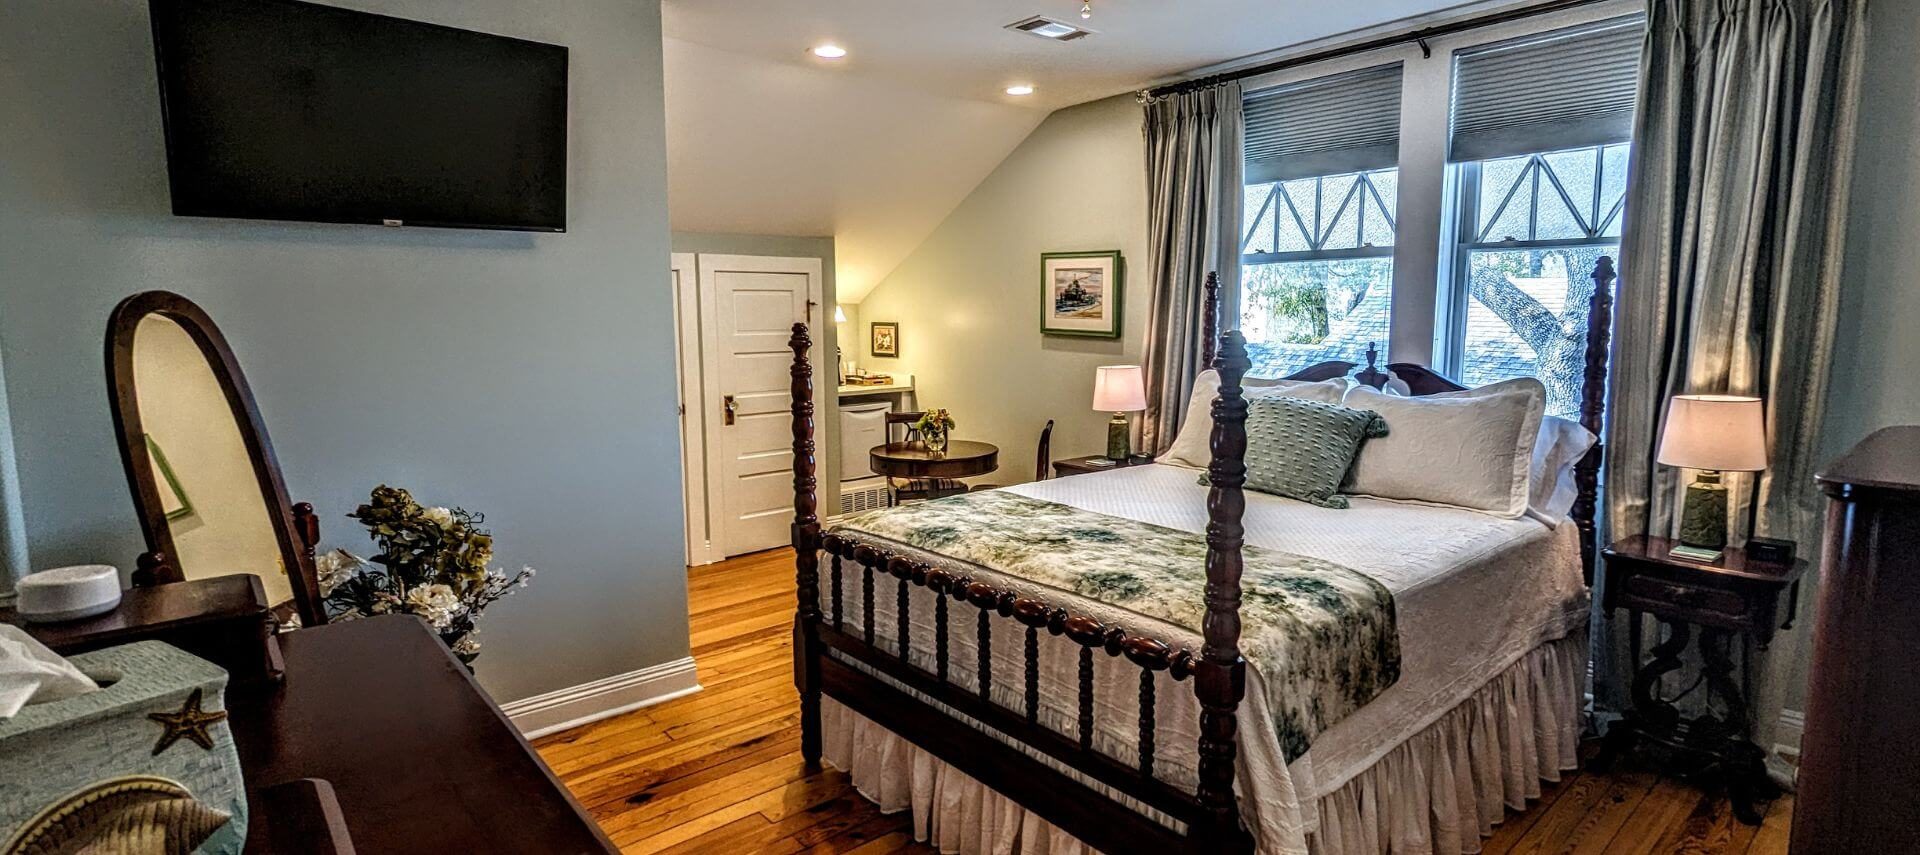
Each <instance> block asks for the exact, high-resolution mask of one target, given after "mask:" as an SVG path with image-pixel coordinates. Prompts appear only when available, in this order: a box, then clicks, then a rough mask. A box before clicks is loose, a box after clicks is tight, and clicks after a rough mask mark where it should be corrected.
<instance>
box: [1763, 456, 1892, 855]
mask: <svg viewBox="0 0 1920 855" xmlns="http://www.w3.org/2000/svg"><path fill="white" fill-rule="evenodd" d="M1818 480H1819V483H1820V488H1821V490H1823V491H1825V492H1826V494H1827V497H1828V508H1827V525H1826V545H1825V547H1824V550H1823V552H1822V560H1821V571H1820V573H1821V576H1822V581H1821V585H1820V598H1819V609H1818V612H1817V616H1816V618H1815V624H1814V633H1813V666H1812V671H1811V674H1810V676H1809V679H1808V686H1807V695H1808V699H1807V719H1806V730H1805V733H1804V735H1803V736H1802V738H1801V760H1800V777H1799V782H1798V784H1799V794H1798V796H1797V798H1796V800H1795V804H1794V814H1793V850H1792V851H1794V852H1795V853H1800V855H1808V853H1817V852H1920V798H1916V797H1915V793H1914V787H1915V785H1916V783H1920V679H1916V677H1915V668H1916V664H1917V663H1920V426H1906V427H1890V428H1884V429H1882V430H1880V431H1878V432H1876V433H1874V434H1873V435H1872V436H1869V437H1867V438H1866V439H1865V440H1862V441H1861V442H1860V444H1859V445H1856V446H1854V447H1853V449H1852V450H1851V451H1848V452H1847V453H1846V454H1845V455H1843V456H1841V458H1840V459H1839V460H1836V461H1834V462H1833V463H1832V464H1830V465H1829V466H1828V467H1827V469H1826V471H1824V472H1822V473H1821V474H1820V475H1819V476H1818Z"/></svg>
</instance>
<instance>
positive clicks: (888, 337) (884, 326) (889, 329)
mask: <svg viewBox="0 0 1920 855" xmlns="http://www.w3.org/2000/svg"><path fill="white" fill-rule="evenodd" d="M867 329H868V332H869V333H870V334H871V336H872V338H873V346H872V348H870V349H871V350H872V352H873V355H874V356H893V357H897V356H899V355H900V324H898V323H896V322H893V321H886V322H875V323H872V324H869V325H868V326H867Z"/></svg>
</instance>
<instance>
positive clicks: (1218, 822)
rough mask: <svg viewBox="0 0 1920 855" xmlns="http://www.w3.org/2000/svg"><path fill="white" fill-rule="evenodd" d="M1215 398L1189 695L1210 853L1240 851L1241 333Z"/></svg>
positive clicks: (1245, 364)
mask: <svg viewBox="0 0 1920 855" xmlns="http://www.w3.org/2000/svg"><path fill="white" fill-rule="evenodd" d="M1214 367H1215V368H1217V369H1219V371H1220V395H1219V397H1216V398H1214V400H1213V435H1212V437H1211V444H1212V451H1213V460H1212V462H1211V464H1210V465H1209V466H1208V467H1207V480H1208V482H1209V483H1210V484H1211V488H1210V489H1209V490H1208V491H1207V594H1206V605H1207V611H1206V616H1205V617H1204V618H1203V619H1202V622H1201V625H1200V626H1201V639H1202V641H1203V642H1204V644H1203V646H1202V647H1201V652H1200V664H1199V665H1198V666H1197V667H1196V668H1195V669H1194V675H1193V677H1194V686H1193V690H1194V694H1195V695H1196V696H1197V697H1198V698H1199V700H1200V784H1199V788H1198V793H1197V795H1198V798H1199V801H1200V806H1201V808H1202V809H1203V810H1205V811H1206V812H1207V814H1208V816H1209V817H1210V819H1211V823H1210V824H1211V827H1210V828H1206V829H1200V830H1198V833H1197V834H1195V835H1194V837H1195V838H1196V839H1197V840H1198V841H1199V842H1201V843H1202V844H1203V845H1204V846H1205V847H1206V849H1207V851H1227V850H1229V849H1231V848H1238V845H1237V842H1238V841H1240V840H1242V832H1241V830H1240V811H1239V804H1238V803H1237V802H1235V801H1234V797H1233V777H1234V776H1233V756H1234V752H1235V748H1236V743H1235V734H1234V731H1235V729H1236V728H1237V724H1238V723H1237V720H1236V716H1237V714H1238V710H1239V709H1240V700H1241V698H1243V697H1245V696H1246V693H1247V663H1246V660H1245V659H1242V658H1241V656H1240V572H1241V568H1242V561H1241V546H1242V545H1243V542H1244V536H1245V531H1244V530H1243V529H1242V528H1241V524H1240V523H1241V516H1242V514H1244V513H1245V511H1246V507H1247V502H1246V496H1245V494H1244V493H1243V492H1242V491H1241V487H1242V485H1244V484H1245V483H1246V481H1247V465H1246V456H1247V400H1246V398H1245V397H1243V396H1242V394H1241V391H1242V390H1241V388H1240V381H1241V379H1242V378H1244V377H1245V376H1246V374H1247V369H1248V368H1250V367H1251V363H1250V362H1249V361H1248V360H1247V344H1246V339H1245V338H1243V337H1242V336H1241V335H1240V332H1239V331H1238V330H1231V331H1228V332H1226V333H1223V334H1222V335H1221V336H1220V347H1219V357H1218V359H1217V360H1216V361H1215V363H1214Z"/></svg>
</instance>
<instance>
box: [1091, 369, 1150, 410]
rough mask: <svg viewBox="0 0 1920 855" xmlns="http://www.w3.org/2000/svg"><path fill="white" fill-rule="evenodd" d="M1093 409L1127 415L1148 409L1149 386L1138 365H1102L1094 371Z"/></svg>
mask: <svg viewBox="0 0 1920 855" xmlns="http://www.w3.org/2000/svg"><path fill="white" fill-rule="evenodd" d="M1093 408H1094V409H1096V410H1099V411H1101V412H1103V413H1125V412H1131V411H1134V410H1144V409H1146V408H1147V384H1146V380H1145V379H1144V378H1143V377H1142V376H1141V375H1140V366H1138V365H1102V366H1100V367H1099V368H1096V369H1094V375H1093Z"/></svg>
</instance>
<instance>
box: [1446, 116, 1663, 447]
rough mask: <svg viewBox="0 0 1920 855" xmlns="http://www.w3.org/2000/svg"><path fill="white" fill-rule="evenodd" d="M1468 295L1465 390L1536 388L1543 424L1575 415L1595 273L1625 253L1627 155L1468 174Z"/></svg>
mask: <svg viewBox="0 0 1920 855" xmlns="http://www.w3.org/2000/svg"><path fill="white" fill-rule="evenodd" d="M1457 169H1458V170H1459V176H1458V180H1459V181H1460V183H1461V186H1462V188H1463V190H1462V192H1461V193H1460V194H1459V195H1460V213H1459V215H1458V216H1459V223H1460V227H1461V230H1462V231H1461V246H1460V249H1459V253H1458V256H1457V257H1458V264H1459V267H1458V268H1457V270H1456V272H1455V276H1454V280H1455V282H1456V283H1457V284H1458V285H1459V286H1461V287H1463V288H1464V290H1465V291H1466V294H1465V297H1466V313H1465V318H1464V321H1465V323H1464V327H1463V329H1462V331H1461V335H1460V344H1461V359H1460V381H1461V382H1462V383H1465V384H1467V385H1469V386H1479V385H1483V384H1486V383H1494V382H1498V381H1501V380H1507V379H1511V378H1514V377H1538V378H1540V381H1541V382H1542V383H1544V384H1546V387H1547V412H1548V413H1550V414H1553V415H1559V416H1567V415H1571V414H1574V413H1576V412H1577V410H1578V408H1579V403H1580V402H1579V392H1580V383H1581V380H1582V370H1583V368H1584V367H1585V356H1586V350H1587V301H1588V300H1589V299H1591V298H1592V296H1593V279H1592V274H1593V266H1594V262H1595V261H1597V260H1598V259H1599V258H1600V256H1603V255H1606V256H1613V257H1615V258H1616V259H1617V258H1618V256H1619V252H1620V223H1621V219H1622V217H1623V216H1624V214H1625V212H1624V211H1623V210H1622V203H1623V201H1624V197H1625V195H1626V184H1627V182H1626V174H1627V147H1626V145H1624V144H1621V145H1605V146H1594V147H1591V148H1583V149H1571V150H1567V151H1557V152H1547V153H1542V154H1530V155H1522V156H1518V157H1506V158H1499V159H1495V160H1486V161H1476V162H1473V163H1465V164H1460V165H1459V166H1458V167H1457Z"/></svg>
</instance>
